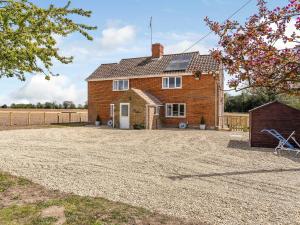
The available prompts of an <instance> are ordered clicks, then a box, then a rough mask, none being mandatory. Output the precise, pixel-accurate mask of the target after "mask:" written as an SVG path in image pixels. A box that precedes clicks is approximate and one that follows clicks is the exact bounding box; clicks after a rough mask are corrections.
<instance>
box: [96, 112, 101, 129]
mask: <svg viewBox="0 0 300 225" xmlns="http://www.w3.org/2000/svg"><path fill="white" fill-rule="evenodd" d="M100 124H101V119H100V116H99V115H97V118H96V121H95V125H96V126H97V127H99V126H100Z"/></svg>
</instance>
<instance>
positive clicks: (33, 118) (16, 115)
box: [0, 110, 88, 126]
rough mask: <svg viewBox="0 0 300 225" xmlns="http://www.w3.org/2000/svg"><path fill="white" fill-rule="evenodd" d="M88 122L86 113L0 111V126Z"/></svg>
mask: <svg viewBox="0 0 300 225" xmlns="http://www.w3.org/2000/svg"><path fill="white" fill-rule="evenodd" d="M83 122H88V116H87V112H86V111H34V110H30V111H26V110H24V111H23V110H12V111H8V110H0V126H31V125H47V124H61V123H83Z"/></svg>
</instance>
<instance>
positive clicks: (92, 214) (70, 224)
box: [0, 172, 186, 225]
mask: <svg viewBox="0 0 300 225" xmlns="http://www.w3.org/2000/svg"><path fill="white" fill-rule="evenodd" d="M33 187H34V188H33ZM37 187H38V188H41V189H43V190H44V191H43V192H42V193H43V196H44V197H45V196H49V197H48V199H47V200H45V201H37V202H34V203H30V204H29V203H26V199H22V198H26V197H24V196H26V195H24V196H23V195H17V194H16V193H13V191H10V192H9V190H17V189H18V188H21V189H20V190H22V192H25V191H26V190H27V192H28V193H31V191H32V190H33V191H34V190H36V188H37ZM4 194H6V195H5V196H6V197H7V195H10V196H9V197H10V199H11V204H8V205H7V204H6V206H5V207H4V206H1V202H0V224H1V225H22V224H24V225H51V224H54V223H55V221H57V219H58V218H54V217H47V218H42V217H41V213H42V212H43V210H44V209H47V208H49V207H51V206H58V207H63V208H64V214H65V218H66V222H65V223H64V224H65V225H119V224H120V225H121V224H122V225H124V224H135V221H137V220H138V221H141V222H142V224H156V225H159V224H168V225H173V224H174V225H179V224H186V223H184V222H182V221H180V220H178V219H176V218H169V217H166V216H162V215H159V214H154V213H151V212H149V211H148V210H145V209H143V208H138V207H133V206H130V205H127V204H123V203H119V202H112V201H109V200H106V199H103V198H92V197H81V196H77V195H71V194H62V193H59V192H58V191H49V190H46V189H44V188H43V187H41V186H38V185H36V184H33V183H31V182H30V181H28V180H26V179H23V178H18V177H13V176H10V175H9V174H6V173H1V172H0V199H1V197H2V196H4ZM29 195H30V194H29ZM14 200H18V204H16V203H15V201H14ZM27 202H28V201H27ZM149 221H153V223H149Z"/></svg>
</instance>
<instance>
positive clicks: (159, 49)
mask: <svg viewBox="0 0 300 225" xmlns="http://www.w3.org/2000/svg"><path fill="white" fill-rule="evenodd" d="M163 54H164V46H163V45H162V44H160V43H155V44H152V58H160V57H161V56H162V55H163Z"/></svg>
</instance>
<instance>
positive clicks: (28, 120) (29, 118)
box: [27, 112, 30, 126]
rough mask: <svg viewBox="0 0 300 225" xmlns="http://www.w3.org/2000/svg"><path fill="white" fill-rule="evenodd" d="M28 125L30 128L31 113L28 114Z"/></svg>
mask: <svg viewBox="0 0 300 225" xmlns="http://www.w3.org/2000/svg"><path fill="white" fill-rule="evenodd" d="M27 125H28V126H30V112H28V117H27Z"/></svg>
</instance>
